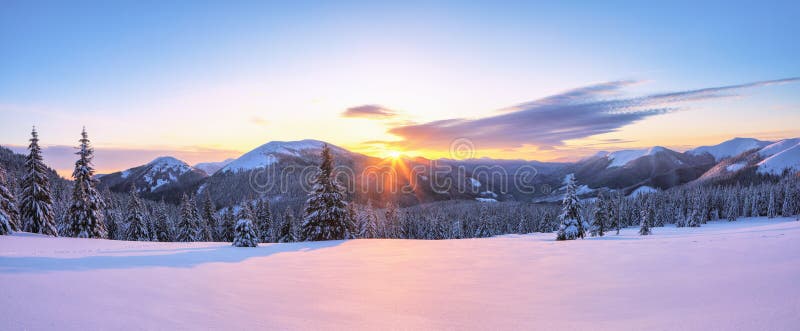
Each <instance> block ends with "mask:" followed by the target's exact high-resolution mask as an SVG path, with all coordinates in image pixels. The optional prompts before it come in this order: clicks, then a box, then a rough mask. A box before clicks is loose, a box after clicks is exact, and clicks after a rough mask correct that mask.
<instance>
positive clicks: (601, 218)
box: [592, 193, 607, 237]
mask: <svg viewBox="0 0 800 331" xmlns="http://www.w3.org/2000/svg"><path fill="white" fill-rule="evenodd" d="M606 209H607V208H606V201H605V199H604V198H603V194H602V193H600V194H599V195H598V196H597V208H595V210H594V219H593V220H592V237H594V236H600V237H602V236H603V235H604V234H605V224H606V222H607V220H606V218H607V217H606Z"/></svg>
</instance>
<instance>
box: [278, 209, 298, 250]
mask: <svg viewBox="0 0 800 331" xmlns="http://www.w3.org/2000/svg"><path fill="white" fill-rule="evenodd" d="M295 228H296V226H295V221H294V213H293V212H292V209H291V208H288V207H287V208H286V211H284V212H283V220H282V221H281V228H280V231H278V233H279V235H278V242H280V243H290V242H295V241H297V236H296V235H295V232H296V229H295Z"/></svg>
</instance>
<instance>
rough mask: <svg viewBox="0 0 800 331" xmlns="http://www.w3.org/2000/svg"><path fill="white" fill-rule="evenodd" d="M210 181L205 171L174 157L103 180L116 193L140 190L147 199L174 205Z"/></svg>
mask: <svg viewBox="0 0 800 331" xmlns="http://www.w3.org/2000/svg"><path fill="white" fill-rule="evenodd" d="M206 177H208V175H207V174H206V173H205V171H203V170H200V169H196V168H193V167H191V166H189V165H188V164H186V162H183V161H181V160H178V159H176V158H174V157H171V156H162V157H158V158H156V159H155V160H153V161H150V162H149V163H147V164H145V165H142V166H138V167H135V168H131V169H127V170H125V171H119V172H115V173H112V174H107V175H104V176H102V177H100V178H99V180H100V182H101V184H102V185H103V186H105V187H108V189H109V190H111V191H112V192H127V191H129V190H130V189H131V187H132V186H136V190H137V191H138V192H139V193H140V194H141V195H142V196H143V197H145V198H149V199H160V198H163V199H165V200H169V201H173V202H174V201H177V200H178V199H179V198H180V196H181V194H183V193H184V192H185V191H186V190H187V189H192V188H194V187H196V186H197V185H199V184H200V182H201V181H202V180H203V179H204V178H206Z"/></svg>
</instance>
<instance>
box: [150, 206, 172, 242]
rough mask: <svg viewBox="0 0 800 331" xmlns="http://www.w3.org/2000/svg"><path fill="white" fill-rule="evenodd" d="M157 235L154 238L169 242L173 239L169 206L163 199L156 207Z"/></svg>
mask: <svg viewBox="0 0 800 331" xmlns="http://www.w3.org/2000/svg"><path fill="white" fill-rule="evenodd" d="M154 214H155V215H153V217H154V218H155V236H154V240H157V241H161V242H169V241H172V240H173V231H172V225H171V224H170V221H169V216H168V215H167V206H166V204H165V203H164V200H163V199H162V200H161V202H160V203H159V204H158V206H156V208H155V213H154Z"/></svg>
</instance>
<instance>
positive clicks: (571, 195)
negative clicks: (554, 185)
mask: <svg viewBox="0 0 800 331" xmlns="http://www.w3.org/2000/svg"><path fill="white" fill-rule="evenodd" d="M576 188H577V184H576V183H575V176H574V175H572V174H570V175H568V176H567V187H566V193H565V194H564V201H563V203H562V207H561V215H560V216H559V221H560V225H559V228H558V233H557V234H556V239H557V240H573V239H577V238H583V237H584V236H585V235H586V232H585V231H586V230H585V229H584V228H583V222H582V221H581V220H580V202H579V200H578V195H577V192H576Z"/></svg>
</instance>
